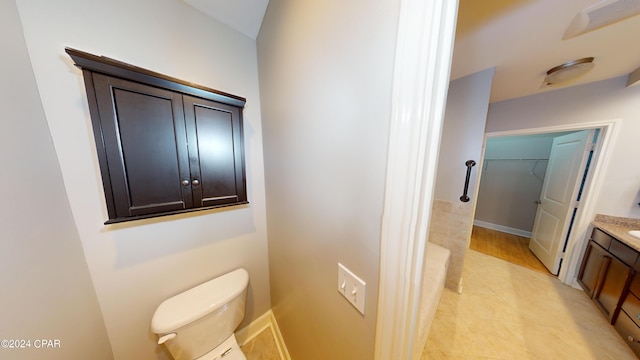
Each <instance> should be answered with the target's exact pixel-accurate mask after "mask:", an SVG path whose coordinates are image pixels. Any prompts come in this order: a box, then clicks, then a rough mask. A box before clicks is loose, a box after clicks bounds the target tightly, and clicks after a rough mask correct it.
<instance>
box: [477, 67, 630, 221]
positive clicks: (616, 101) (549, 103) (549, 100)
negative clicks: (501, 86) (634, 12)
mask: <svg viewBox="0 0 640 360" xmlns="http://www.w3.org/2000/svg"><path fill="white" fill-rule="evenodd" d="M625 84H626V77H619V78H614V79H610V80H605V81H600V82H596V83H592V84H587V85H581V86H576V87H571V88H566V89H558V90H555V91H550V92H545V93H542V94H539V95H533V96H528V97H523V98H518V99H513V100H506V101H501V102H497V103H492V104H491V105H490V106H489V116H488V119H487V130H486V131H487V132H499V131H507V130H519V129H528V128H538V127H545V126H556V125H567V124H575V123H583V122H590V121H602V120H609V119H621V120H622V121H621V125H622V126H621V127H620V129H618V130H619V131H618V133H617V137H616V138H615V144H614V145H613V149H612V155H611V161H610V163H609V166H608V168H607V169H604V171H605V174H606V175H605V178H604V182H603V186H602V189H601V191H600V194H599V195H598V200H597V203H596V208H595V211H596V213H602V214H607V215H614V216H623V217H635V218H637V217H640V207H639V206H638V202H640V157H638V143H639V142H638V134H640V106H639V105H638V104H639V103H640V86H635V87H630V88H626V87H625Z"/></svg>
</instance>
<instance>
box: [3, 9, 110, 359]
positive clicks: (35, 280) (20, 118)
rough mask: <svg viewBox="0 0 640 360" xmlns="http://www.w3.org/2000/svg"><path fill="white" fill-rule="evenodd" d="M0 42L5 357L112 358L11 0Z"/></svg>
mask: <svg viewBox="0 0 640 360" xmlns="http://www.w3.org/2000/svg"><path fill="white" fill-rule="evenodd" d="M0 43H2V56H1V57H0V79H2V81H1V82H0V167H1V168H2V176H0V194H1V197H2V199H3V205H2V207H1V208H0V289H1V293H2V295H1V296H0V309H1V310H2V311H1V312H0V339H22V340H25V342H24V343H23V345H25V346H26V345H29V346H30V348H23V349H8V348H5V347H4V345H5V344H4V343H3V346H2V348H0V358H1V359H16V360H19V359H52V360H58V359H59V360H66V359H96V360H100V359H103V360H106V359H112V358H113V355H112V353H111V347H110V345H109V339H108V338H107V332H106V330H105V327H104V323H103V319H102V314H101V312H100V307H99V306H98V301H97V298H96V293H95V291H94V288H93V284H92V283H91V278H90V277H89V269H88V268H87V263H86V261H85V259H84V255H83V252H82V245H81V243H80V237H79V236H78V231H77V230H76V227H75V224H74V221H73V217H72V215H71V209H70V207H69V202H68V200H67V196H66V193H65V189H64V185H63V183H62V174H61V172H60V167H59V165H58V159H57V158H56V154H55V150H54V148H53V142H52V140H51V135H50V134H49V129H48V127H47V122H46V119H45V116H44V113H43V110H42V104H41V103H40V98H39V97H38V90H37V88H36V83H35V80H34V77H33V72H32V70H31V64H30V62H29V56H28V54H27V49H26V45H25V43H24V38H23V35H22V28H21V24H20V20H19V18H18V12H17V9H16V5H15V2H14V1H13V0H0ZM40 339H51V340H59V341H60V347H56V348H44V349H43V348H37V347H38V346H40V345H41V342H36V340H40ZM26 341H29V343H27V342H26Z"/></svg>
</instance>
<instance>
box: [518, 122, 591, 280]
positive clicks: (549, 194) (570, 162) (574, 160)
mask: <svg viewBox="0 0 640 360" xmlns="http://www.w3.org/2000/svg"><path fill="white" fill-rule="evenodd" d="M593 135H594V131H593V130H584V131H579V132H576V133H572V134H569V135H564V136H559V137H557V138H554V139H553V145H552V147H551V154H550V155H549V164H548V165H547V172H546V174H545V176H544V184H543V185H542V192H541V194H540V203H539V204H538V210H537V213H536V219H535V221H534V223H533V230H532V232H531V241H529V249H531V251H533V253H534V254H535V255H536V256H537V257H538V259H540V261H542V263H543V264H544V266H546V267H547V269H549V271H550V272H551V273H552V274H554V275H557V274H558V270H559V269H560V260H561V259H562V252H563V247H564V243H565V239H566V237H567V231H568V230H569V224H570V222H571V217H572V215H573V212H574V209H575V208H576V207H577V197H578V191H579V189H580V184H581V182H582V177H583V176H584V170H585V167H586V163H587V159H588V157H589V151H590V150H591V144H592V142H593Z"/></svg>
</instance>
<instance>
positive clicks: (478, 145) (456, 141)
mask: <svg viewBox="0 0 640 360" xmlns="http://www.w3.org/2000/svg"><path fill="white" fill-rule="evenodd" d="M493 74H495V68H491V69H487V70H483V71H479V72H477V73H475V74H471V75H468V76H465V77H463V78H460V79H457V80H454V81H452V82H451V83H450V84H449V93H448V96H447V107H446V110H445V114H444V124H443V128H442V138H441V139H440V153H439V155H438V173H437V177H436V187H435V197H436V198H437V199H440V200H445V201H451V202H460V196H461V195H462V191H463V190H464V180H465V176H466V174H467V167H466V166H465V162H466V161H467V160H474V161H475V162H476V166H475V167H473V169H472V171H471V178H470V181H469V192H468V196H469V197H470V198H471V199H474V197H475V187H476V186H475V184H476V181H477V178H478V164H479V163H480V157H481V156H482V143H483V141H484V136H483V134H484V128H485V122H486V116H487V107H488V104H489V94H490V93H491V82H492V80H493ZM474 201H475V200H474Z"/></svg>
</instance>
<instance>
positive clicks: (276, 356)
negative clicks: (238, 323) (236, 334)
mask: <svg viewBox="0 0 640 360" xmlns="http://www.w3.org/2000/svg"><path fill="white" fill-rule="evenodd" d="M241 349H242V352H243V353H244V356H245V357H246V358H247V360H281V358H280V353H279V352H278V346H277V345H276V341H275V338H274V336H273V333H272V330H271V328H266V329H264V330H262V332H260V333H259V334H258V335H257V336H256V337H254V338H253V339H251V340H250V341H248V342H247V343H246V344H244V345H242V347H241Z"/></svg>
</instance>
